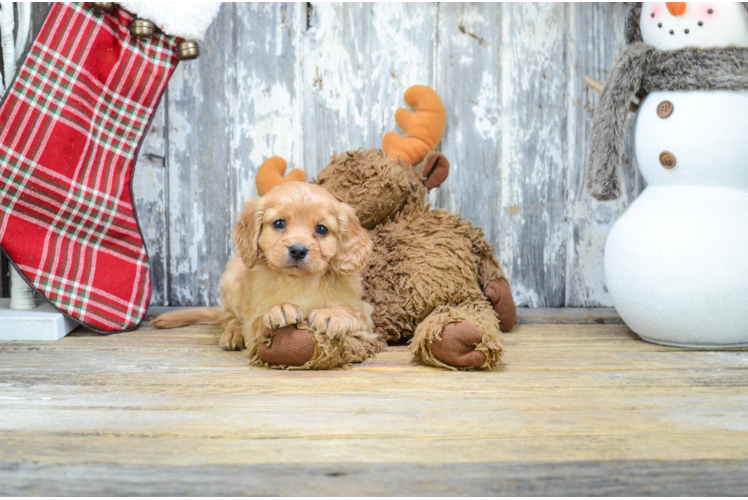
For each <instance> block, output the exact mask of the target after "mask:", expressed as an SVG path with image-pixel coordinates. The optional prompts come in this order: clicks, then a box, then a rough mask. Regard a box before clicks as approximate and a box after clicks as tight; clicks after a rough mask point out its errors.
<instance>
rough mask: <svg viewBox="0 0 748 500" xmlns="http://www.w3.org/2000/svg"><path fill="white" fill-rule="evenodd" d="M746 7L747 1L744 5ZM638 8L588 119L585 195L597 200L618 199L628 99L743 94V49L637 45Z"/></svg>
mask: <svg viewBox="0 0 748 500" xmlns="http://www.w3.org/2000/svg"><path fill="white" fill-rule="evenodd" d="M744 4H745V5H746V8H748V2H744ZM640 15H641V3H636V4H634V5H633V6H632V7H631V8H630V10H629V14H628V17H627V22H626V38H627V41H628V43H629V45H628V46H627V47H626V50H624V52H623V54H622V55H621V57H620V58H619V59H618V62H617V63H616V64H615V66H614V67H613V71H611V73H610V76H609V77H608V79H607V81H606V82H605V85H604V86H603V90H602V93H601V94H600V103H599V104H598V106H597V109H596V110H595V113H594V115H593V116H592V123H591V129H592V134H591V136H592V137H591V140H592V147H591V149H590V155H589V158H588V160H587V168H586V175H587V182H586V184H587V192H588V193H589V194H590V195H592V196H593V197H595V198H597V199H598V200H614V199H616V198H618V197H619V196H621V178H620V174H619V166H620V164H621V159H622V157H623V147H624V141H625V138H626V137H625V127H626V114H627V113H628V104H629V102H630V101H631V98H632V97H633V96H634V95H635V94H636V95H638V96H640V97H642V96H644V95H646V94H647V93H649V92H656V91H683V90H748V49H745V48H737V47H726V48H718V49H697V48H689V47H687V48H683V49H678V50H667V51H665V50H657V49H655V48H654V47H652V46H651V45H647V44H645V43H644V42H642V41H641V30H640V29H639V16H640Z"/></svg>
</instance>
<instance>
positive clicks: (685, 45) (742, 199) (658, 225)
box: [587, 2, 748, 347]
mask: <svg viewBox="0 0 748 500" xmlns="http://www.w3.org/2000/svg"><path fill="white" fill-rule="evenodd" d="M626 37H627V42H628V45H627V48H626V50H625V51H624V53H623V54H622V55H621V57H620V58H619V60H618V61H617V62H616V65H615V67H614V68H613V71H612V72H611V73H610V76H609V78H608V80H607V81H606V83H605V86H604V87H603V89H602V93H601V97H600V103H599V105H598V107H597V109H596V110H595V114H594V116H593V119H592V137H591V139H592V146H591V151H590V157H589V160H588V163H587V190H588V192H589V193H590V194H591V195H592V196H594V197H595V198H597V199H599V200H610V199H615V198H617V197H618V196H620V192H621V185H620V184H621V181H620V176H619V173H618V169H619V165H620V162H621V157H622V151H623V145H624V139H625V122H626V114H627V108H628V107H629V105H630V100H631V98H632V97H633V96H634V95H637V96H639V97H640V98H641V100H640V102H639V106H638V112H637V117H636V126H635V137H634V149H635V153H636V160H637V163H638V165H639V168H640V170H641V173H642V175H643V177H644V179H645V180H646V182H647V188H646V189H645V190H644V191H643V192H642V193H641V195H640V196H639V197H638V198H637V199H636V200H635V201H634V202H633V203H632V204H631V206H630V207H629V208H628V210H627V211H626V212H625V213H624V214H623V215H622V216H621V218H620V219H619V220H618V221H617V222H616V224H615V225H614V226H613V228H612V229H611V231H610V234H609V236H608V240H607V243H606V245H605V256H604V262H605V279H606V282H607V287H608V290H609V292H610V295H611V297H612V299H613V303H614V305H615V307H616V310H617V311H618V313H619V314H620V315H621V318H622V319H623V320H624V321H625V322H626V324H627V325H628V326H629V327H630V328H631V329H632V330H633V331H634V332H636V333H637V334H638V335H639V336H640V337H641V338H642V339H644V340H647V341H650V342H655V343H659V344H666V345H676V346H686V347H738V346H748V139H747V138H748V3H745V2H741V3H692V2H688V3H686V2H666V3H662V2H652V3H648V2H644V3H643V4H642V3H637V4H633V5H632V7H631V8H630V10H629V13H628V17H627V22H626Z"/></svg>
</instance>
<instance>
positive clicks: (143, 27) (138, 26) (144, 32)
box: [130, 19, 156, 38]
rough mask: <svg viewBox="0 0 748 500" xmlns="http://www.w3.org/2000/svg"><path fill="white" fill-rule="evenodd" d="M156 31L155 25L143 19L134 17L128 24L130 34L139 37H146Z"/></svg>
mask: <svg viewBox="0 0 748 500" xmlns="http://www.w3.org/2000/svg"><path fill="white" fill-rule="evenodd" d="M155 31H156V25H155V24H153V23H152V22H150V21H146V20H145V19H135V20H134V21H133V22H132V24H131V25H130V34H131V35H132V36H137V37H139V38H148V37H150V36H153V33H154V32H155Z"/></svg>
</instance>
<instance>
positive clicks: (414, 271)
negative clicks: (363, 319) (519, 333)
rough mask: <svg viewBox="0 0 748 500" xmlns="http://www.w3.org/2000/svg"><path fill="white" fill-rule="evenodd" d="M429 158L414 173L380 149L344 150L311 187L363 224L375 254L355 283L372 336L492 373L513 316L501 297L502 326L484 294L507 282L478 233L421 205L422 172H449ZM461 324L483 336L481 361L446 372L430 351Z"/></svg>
mask: <svg viewBox="0 0 748 500" xmlns="http://www.w3.org/2000/svg"><path fill="white" fill-rule="evenodd" d="M439 157H441V158H443V157H442V156H441V155H439ZM434 158H436V157H432V158H431V159H429V158H427V159H426V160H425V161H424V162H423V165H422V166H421V167H420V168H417V169H413V168H411V167H410V166H408V165H405V164H404V163H402V162H399V161H395V160H392V159H390V158H388V157H387V156H386V155H385V154H384V153H383V152H382V151H380V150H378V149H367V150H364V151H360V150H359V151H349V152H347V153H344V154H342V155H340V156H338V155H335V156H333V158H332V161H331V162H330V164H329V165H328V166H327V167H325V168H324V169H323V170H322V171H321V172H320V174H319V177H318V179H317V180H316V181H315V182H316V183H317V184H318V185H320V186H322V187H323V188H325V189H327V190H328V191H329V192H330V193H332V194H333V195H334V196H335V197H336V198H338V199H339V200H340V201H343V202H344V203H347V204H349V205H351V206H352V207H354V208H355V209H356V214H357V216H358V218H359V220H360V222H361V225H362V226H363V227H365V228H367V229H370V237H371V239H372V241H373V243H374V251H373V253H372V254H371V256H370V258H369V261H368V263H367V265H366V267H365V268H364V270H363V271H362V274H361V276H362V279H363V284H364V300H365V301H367V302H369V303H370V304H372V305H373V306H374V313H373V315H372V318H373V320H374V325H375V331H377V332H382V333H383V334H384V335H385V336H386V338H387V339H388V340H397V339H399V338H400V337H401V336H403V337H406V338H411V342H410V349H411V351H412V352H413V355H414V357H415V359H416V360H417V361H419V362H422V363H426V364H429V365H432V366H439V367H443V368H451V369H476V368H478V369H492V368H494V367H495V366H496V365H497V364H498V362H499V361H500V359H501V351H502V348H501V346H502V336H501V330H502V329H503V330H504V331H506V330H509V329H511V327H512V326H513V324H514V317H515V315H516V309H515V307H514V303H513V301H512V298H511V294H506V295H508V298H507V297H506V296H502V297H503V298H502V300H504V301H505V303H504V304H503V305H504V308H503V309H502V310H505V311H506V310H509V311H511V314H507V315H506V319H505V322H506V324H503V325H500V321H499V317H498V316H497V314H496V310H499V308H498V307H497V306H496V305H495V304H492V303H491V302H490V301H489V300H488V299H487V298H486V295H485V294H484V292H483V290H484V289H485V287H486V286H487V285H488V284H490V283H491V282H492V281H494V280H503V281H504V282H505V281H506V277H505V276H504V274H503V272H502V271H501V268H500V267H499V264H498V262H497V261H496V258H495V257H494V255H493V248H492V245H490V244H488V243H487V242H486V241H485V239H484V238H483V232H482V231H481V229H480V228H476V227H474V226H473V225H472V224H470V223H469V222H467V221H465V220H464V219H463V218H462V217H460V216H459V215H455V214H452V213H449V212H447V211H446V210H434V209H432V208H431V207H430V206H428V205H426V204H425V196H426V192H427V189H426V187H425V186H424V183H428V181H427V179H424V176H423V175H422V173H423V172H424V171H428V172H429V177H430V178H436V177H440V179H441V180H443V179H444V177H446V172H447V171H448V164H447V165H439V164H437V165H436V167H434V168H433V170H432V169H431V166H433V165H434ZM444 163H446V159H444ZM439 182H441V181H439ZM432 184H433V183H432ZM507 289H508V285H507ZM507 301H511V304H510V305H509V306H508V307H507ZM465 321H467V322H469V323H467V324H468V325H469V324H470V323H472V324H474V325H477V326H478V327H479V328H480V329H481V331H482V337H481V338H480V342H477V344H476V345H475V348H474V349H475V351H477V352H480V353H482V354H483V358H485V359H483V360H482V363H481V364H478V363H474V364H473V366H452V365H449V364H447V363H445V362H444V360H440V359H438V358H437V357H436V356H435V355H434V352H433V350H432V346H433V343H434V342H441V341H442V340H443V338H442V334H443V332H446V330H445V327H446V326H447V325H450V324H454V323H461V322H465ZM463 324H464V323H463ZM500 326H501V327H503V328H500ZM450 334H451V332H450ZM444 345H452V344H451V343H449V344H448V343H447V342H446V341H445V342H444ZM473 359H476V358H475V356H474V357H473ZM477 359H482V358H480V356H478V357H477Z"/></svg>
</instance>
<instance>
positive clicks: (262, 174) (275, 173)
mask: <svg viewBox="0 0 748 500" xmlns="http://www.w3.org/2000/svg"><path fill="white" fill-rule="evenodd" d="M285 173H286V160H284V159H283V158H281V157H280V156H273V157H270V158H268V159H267V160H265V162H264V163H263V164H262V165H260V168H259V169H258V170H257V175H256V176H255V184H256V185H257V192H259V193H260V196H262V195H264V194H265V193H267V192H268V191H270V190H271V189H273V188H274V187H275V186H277V185H278V184H283V183H284V182H289V181H301V182H304V181H305V180H306V173H304V171H303V170H299V169H298V168H295V169H293V170H291V171H290V172H289V173H288V175H287V176H285V177H283V174H285Z"/></svg>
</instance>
